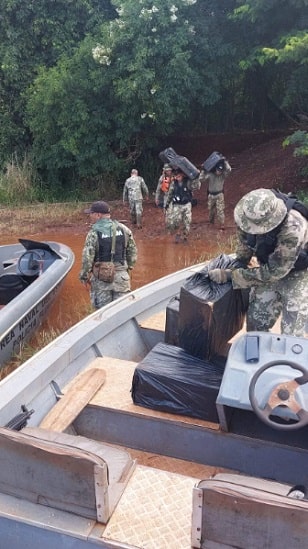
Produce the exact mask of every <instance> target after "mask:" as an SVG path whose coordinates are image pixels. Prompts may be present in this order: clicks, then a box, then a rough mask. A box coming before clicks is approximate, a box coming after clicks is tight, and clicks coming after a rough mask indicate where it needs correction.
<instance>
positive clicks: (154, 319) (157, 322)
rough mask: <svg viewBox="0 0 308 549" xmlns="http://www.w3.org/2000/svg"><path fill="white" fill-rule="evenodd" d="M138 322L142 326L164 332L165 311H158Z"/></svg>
mask: <svg viewBox="0 0 308 549" xmlns="http://www.w3.org/2000/svg"><path fill="white" fill-rule="evenodd" d="M139 324H140V326H141V327H142V328H150V329H151V330H161V331H162V332H164V331H165V326H166V311H160V312H159V313H156V314H155V315H152V316H150V317H149V318H146V319H145V320H142V321H140V322H139Z"/></svg>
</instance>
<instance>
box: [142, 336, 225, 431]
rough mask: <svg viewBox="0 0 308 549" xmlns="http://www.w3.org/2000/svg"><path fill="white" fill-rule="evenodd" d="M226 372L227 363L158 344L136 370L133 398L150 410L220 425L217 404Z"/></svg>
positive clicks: (164, 344)
mask: <svg viewBox="0 0 308 549" xmlns="http://www.w3.org/2000/svg"><path fill="white" fill-rule="evenodd" d="M223 370H224V365H223V364H213V363H211V362H209V361H204V360H200V359H199V358H196V357H193V356H191V355H189V354H188V353H186V352H185V351H184V350H183V349H180V348H179V347H175V346H172V345H167V344H166V343H158V344H157V345H156V346H155V347H154V348H153V349H152V350H151V351H150V352H149V353H148V354H147V356H146V357H145V358H144V359H143V360H142V361H141V362H140V363H139V364H138V366H137V367H136V369H135V372H134V376H133V381H132V398H133V401H134V403H135V404H138V405H140V406H144V407H146V408H151V409H154V410H160V411H162V412H169V413H173V414H179V415H186V416H190V417H196V418H199V419H205V420H207V421H214V422H218V416H217V412H216V404H215V403H216V398H217V395H218V391H219V387H220V383H221V379H222V375H223Z"/></svg>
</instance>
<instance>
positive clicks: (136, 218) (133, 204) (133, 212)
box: [129, 200, 143, 225]
mask: <svg viewBox="0 0 308 549" xmlns="http://www.w3.org/2000/svg"><path fill="white" fill-rule="evenodd" d="M129 212H130V218H131V222H132V223H133V224H134V225H136V224H137V225H140V224H141V220H142V213H143V207H142V200H130V201H129Z"/></svg>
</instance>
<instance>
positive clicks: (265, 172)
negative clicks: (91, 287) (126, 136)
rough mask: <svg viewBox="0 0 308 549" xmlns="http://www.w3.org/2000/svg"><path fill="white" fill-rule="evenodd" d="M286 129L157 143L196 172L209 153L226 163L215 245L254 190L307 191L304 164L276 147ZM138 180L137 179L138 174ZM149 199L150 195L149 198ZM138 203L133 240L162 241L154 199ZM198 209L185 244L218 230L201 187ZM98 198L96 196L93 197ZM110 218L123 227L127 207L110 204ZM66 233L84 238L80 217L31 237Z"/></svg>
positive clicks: (288, 150) (161, 225)
mask: <svg viewBox="0 0 308 549" xmlns="http://www.w3.org/2000/svg"><path fill="white" fill-rule="evenodd" d="M292 131H293V130H292V129H290V130H285V131H283V132H282V131H271V132H247V133H235V134H234V133H233V134H219V135H217V134H215V135H206V136H202V137H194V138H191V137H185V138H184V137H181V138H173V139H170V140H169V141H168V142H166V143H163V144H162V149H163V148H165V147H169V146H171V147H173V148H174V149H175V150H176V152H177V153H178V154H180V155H183V156H186V157H187V158H188V159H189V160H190V161H191V162H193V163H194V164H195V165H196V166H198V167H200V166H201V165H202V163H203V162H204V160H205V159H206V158H207V157H208V156H209V155H210V154H211V153H212V152H213V151H214V150H217V151H219V152H221V153H223V154H224V155H225V156H226V157H227V158H228V160H229V162H230V164H231V167H232V173H231V175H230V176H229V177H228V178H227V180H226V183H225V203H226V230H225V231H224V232H223V234H221V233H220V240H223V239H224V238H226V239H228V238H229V237H230V236H231V235H232V234H234V233H235V224H234V221H233V209H234V206H235V205H236V203H237V202H238V200H239V199H240V198H241V197H242V196H243V195H244V194H246V193H247V192H249V191H251V190H253V189H257V188H259V187H265V188H272V187H274V188H279V189H280V190H282V191H284V192H288V191H296V190H298V189H307V190H308V180H307V179H304V178H303V177H302V176H301V174H300V169H301V167H302V166H303V164H304V162H303V160H302V159H299V158H296V157H294V156H293V148H292V147H286V148H283V147H282V142H283V140H284V138H285V137H286V136H287V135H290V133H292ZM141 175H142V174H141ZM146 183H147V184H148V185H149V187H150V188H151V189H154V188H155V189H156V184H157V181H154V182H150V181H146ZM153 194H154V193H153ZM153 194H152V195H151V197H150V199H149V200H148V201H144V218H143V229H142V231H138V239H139V240H146V239H147V238H151V239H152V238H160V237H162V236H165V230H164V220H163V214H162V210H161V209H160V208H157V207H156V206H155V203H154V196H153ZM194 196H195V198H197V200H198V205H197V206H196V207H195V208H193V222H192V227H191V235H190V239H204V238H207V239H211V237H212V236H213V235H216V238H215V239H216V240H217V233H218V227H217V226H215V225H214V226H213V225H209V223H208V221H207V220H208V215H207V198H206V187H203V186H202V187H201V189H200V190H199V191H197V192H196V193H195V195H194ZM98 199H99V197H98ZM110 205H111V207H112V217H113V218H115V219H117V220H119V221H123V222H124V223H127V224H128V226H130V223H129V212H128V207H127V205H126V206H123V204H122V200H121V199H119V200H115V201H110ZM50 230H51V231H53V232H61V233H66V232H71V231H72V230H73V232H74V234H86V232H87V230H88V224H87V223H86V221H85V216H84V214H83V212H82V210H81V211H80V212H76V216H74V220H73V221H72V219H70V220H67V222H65V221H63V222H62V223H61V222H59V224H57V225H56V224H55V223H54V221H53V223H52V224H51V225H50V224H48V222H47V223H46V220H45V222H44V223H43V224H42V225H41V226H40V227H37V228H36V232H40V233H44V232H46V231H47V232H48V231H50Z"/></svg>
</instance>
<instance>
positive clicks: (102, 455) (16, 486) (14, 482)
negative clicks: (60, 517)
mask: <svg viewBox="0 0 308 549" xmlns="http://www.w3.org/2000/svg"><path fill="white" fill-rule="evenodd" d="M0 445H1V457H2V473H3V474H2V477H1V478H2V479H5V483H4V482H3V481H2V483H0V491H1V492H3V493H7V494H10V495H13V496H16V497H19V498H22V499H25V500H27V501H32V502H34V503H39V504H42V505H46V506H48V507H52V508H55V509H60V510H63V511H69V512H71V513H74V514H77V515H80V516H83V517H86V518H90V519H93V520H97V521H99V522H102V523H106V522H107V521H108V519H109V518H110V516H111V514H112V511H113V509H114V508H115V506H116V504H117V502H118V501H119V498H120V497H121V495H122V493H123V490H124V488H125V486H126V483H127V482H128V479H129V477H130V474H131V471H132V470H133V468H134V461H133V460H132V459H131V457H130V456H129V454H128V452H126V451H125V450H122V449H118V448H114V447H113V446H111V445H108V444H102V443H100V442H97V441H93V440H89V439H86V438H84V437H78V436H74V435H68V434H64V433H55V432H52V431H47V430H45V429H40V428H31V427H27V428H26V429H24V430H23V431H21V432H16V431H11V430H9V429H5V428H0ZM3 469H5V471H3Z"/></svg>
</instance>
